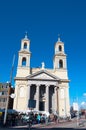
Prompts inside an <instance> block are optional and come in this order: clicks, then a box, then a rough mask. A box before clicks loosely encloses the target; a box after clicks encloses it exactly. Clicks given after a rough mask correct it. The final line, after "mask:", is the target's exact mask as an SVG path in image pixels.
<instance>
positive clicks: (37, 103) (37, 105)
mask: <svg viewBox="0 0 86 130" xmlns="http://www.w3.org/2000/svg"><path fill="white" fill-rule="evenodd" d="M39 87H40V85H37V86H36V110H38V111H39Z"/></svg>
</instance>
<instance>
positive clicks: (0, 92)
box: [0, 83, 14, 110]
mask: <svg viewBox="0 0 86 130" xmlns="http://www.w3.org/2000/svg"><path fill="white" fill-rule="evenodd" d="M11 93H14V89H13V88H12V87H11V84H10V83H0V109H1V110H4V109H5V108H6V106H7V108H8V109H12V108H13V99H12V98H11V97H10V96H9V95H10V94H11ZM7 100H8V102H7ZM7 103H8V104H7Z"/></svg>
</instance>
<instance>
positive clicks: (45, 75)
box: [27, 70, 60, 80]
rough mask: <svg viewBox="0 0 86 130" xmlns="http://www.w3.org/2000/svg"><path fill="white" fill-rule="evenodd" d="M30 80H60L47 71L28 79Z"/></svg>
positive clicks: (39, 72) (37, 73)
mask: <svg viewBox="0 0 86 130" xmlns="http://www.w3.org/2000/svg"><path fill="white" fill-rule="evenodd" d="M27 78H28V79H42V80H60V79H59V78H58V77H56V76H54V75H52V74H51V73H49V72H47V71H46V70H42V71H38V72H36V73H34V74H32V75H30V76H28V77H27Z"/></svg>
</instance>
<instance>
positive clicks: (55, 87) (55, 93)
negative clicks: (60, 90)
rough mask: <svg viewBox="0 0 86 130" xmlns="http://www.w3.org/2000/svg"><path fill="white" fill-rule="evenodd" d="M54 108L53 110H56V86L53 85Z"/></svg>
mask: <svg viewBox="0 0 86 130" xmlns="http://www.w3.org/2000/svg"><path fill="white" fill-rule="evenodd" d="M54 101H55V102H54V109H55V112H56V111H57V88H56V87H55V88H54Z"/></svg>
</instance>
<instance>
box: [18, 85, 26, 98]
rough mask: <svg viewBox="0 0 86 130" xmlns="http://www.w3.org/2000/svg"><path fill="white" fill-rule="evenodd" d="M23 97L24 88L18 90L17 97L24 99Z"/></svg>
mask: <svg viewBox="0 0 86 130" xmlns="http://www.w3.org/2000/svg"><path fill="white" fill-rule="evenodd" d="M24 96H25V91H24V87H20V89H19V97H24Z"/></svg>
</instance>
